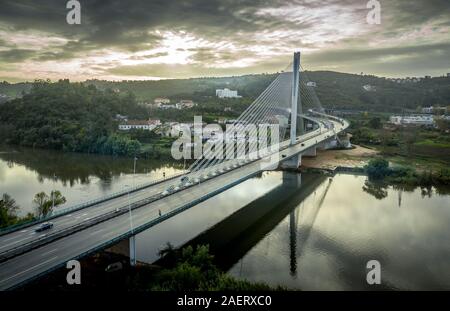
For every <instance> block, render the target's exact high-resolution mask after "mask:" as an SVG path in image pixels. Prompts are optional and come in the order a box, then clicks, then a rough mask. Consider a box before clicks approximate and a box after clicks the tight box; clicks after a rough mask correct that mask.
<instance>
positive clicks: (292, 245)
mask: <svg viewBox="0 0 450 311" xmlns="http://www.w3.org/2000/svg"><path fill="white" fill-rule="evenodd" d="M182 168H183V167H182V165H173V164H170V163H168V162H163V161H156V160H144V159H139V160H138V161H137V165H136V175H134V174H133V160H132V159H128V158H114V157H106V156H98V155H83V154H64V153H60V152H53V151H42V150H31V149H22V148H11V147H2V148H0V194H1V193H5V192H6V193H8V194H10V195H11V196H12V197H13V198H14V199H15V200H16V201H17V203H18V204H19V205H20V206H21V210H20V213H21V214H25V213H26V212H29V211H32V210H33V206H32V203H31V201H32V198H33V196H34V194H35V193H37V192H39V191H46V192H50V191H51V190H52V189H57V190H60V191H61V192H62V193H63V195H64V196H66V198H67V203H66V204H65V205H66V206H70V205H74V204H78V203H81V202H83V201H86V200H89V199H92V198H95V197H99V196H103V195H107V194H110V193H112V192H116V191H120V190H123V188H124V187H125V185H131V184H133V183H135V184H139V183H145V182H148V181H150V180H151V179H158V178H161V177H162V174H163V172H165V173H166V174H167V175H170V174H173V173H176V172H179V171H180V170H181V169H182ZM366 179H367V178H366V177H365V176H358V175H349V174H337V175H336V176H334V177H333V178H329V177H325V176H321V175H312V174H298V173H286V172H279V171H274V172H265V173H262V174H261V175H260V176H257V177H255V178H252V179H250V180H248V181H246V182H244V183H242V184H240V185H238V186H236V187H233V188H231V189H229V190H227V191H225V192H223V193H221V194H219V195H217V196H215V197H213V198H211V199H209V200H207V201H205V202H203V203H201V204H198V205H197V206H195V207H193V208H191V209H190V210H188V211H186V212H183V213H182V214H179V215H177V216H176V217H174V218H172V219H169V220H167V221H166V222H164V223H163V224H159V225H157V226H155V227H153V228H151V229H149V230H147V231H145V232H143V233H141V234H139V235H138V237H137V257H138V260H141V261H147V262H153V261H155V260H156V259H157V258H158V256H157V252H158V250H159V249H161V248H162V247H163V246H164V245H165V243H166V242H171V243H172V244H174V245H176V246H180V245H186V244H192V245H195V244H209V245H210V249H211V252H212V253H213V254H214V255H215V257H216V262H217V264H218V265H219V266H220V267H221V268H222V269H224V270H225V271H228V273H229V274H231V275H233V276H235V277H237V278H243V279H247V280H250V281H261V282H266V283H268V284H271V285H273V286H276V285H281V286H285V287H288V288H291V289H303V290H370V289H406V290H416V289H425V290H431V289H436V290H442V289H447V290H448V289H450V246H449V243H448V241H449V240H450V226H449V224H450V196H449V195H439V194H437V193H436V191H434V189H432V191H431V192H423V191H421V189H415V190H412V191H408V192H407V191H401V190H397V189H393V188H392V187H387V188H384V189H377V190H378V191H373V190H374V189H369V190H367V187H366V186H365V182H366ZM364 188H365V189H366V190H364ZM63 208H64V207H63ZM370 260H377V261H378V262H379V263H380V267H381V284H380V285H369V284H368V283H367V281H366V275H367V272H368V271H369V270H368V269H367V268H366V264H367V262H368V261H370Z"/></svg>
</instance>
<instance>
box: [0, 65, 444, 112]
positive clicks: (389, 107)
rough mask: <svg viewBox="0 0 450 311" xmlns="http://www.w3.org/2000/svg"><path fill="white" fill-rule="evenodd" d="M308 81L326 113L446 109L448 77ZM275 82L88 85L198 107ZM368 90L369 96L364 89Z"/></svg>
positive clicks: (334, 75)
mask: <svg viewBox="0 0 450 311" xmlns="http://www.w3.org/2000/svg"><path fill="white" fill-rule="evenodd" d="M306 75H307V76H308V78H309V80H310V81H314V82H316V83H317V87H316V88H315V91H316V93H317V95H318V97H319V99H320V100H321V102H322V105H323V106H324V107H328V108H340V109H343V108H345V109H359V110H369V111H388V112H396V111H397V112H398V111H402V110H403V109H405V108H406V109H411V110H415V109H416V108H417V107H418V106H422V107H425V106H430V105H439V106H448V105H450V77H436V78H429V79H422V80H421V81H419V82H416V83H413V82H405V83H396V82H393V81H390V80H388V79H385V78H380V77H375V76H370V75H355V74H346V73H338V72H332V71H307V72H306ZM275 77H276V74H261V75H246V76H236V77H224V78H195V79H177V80H158V81H120V82H111V81H102V80H88V81H86V82H84V84H85V85H94V86H96V87H97V88H98V89H100V90H108V89H111V90H114V91H115V92H119V93H120V94H122V93H126V92H131V93H133V94H134V95H135V96H136V99H137V100H138V101H147V102H151V101H153V99H155V98H156V97H162V96H164V97H169V98H171V99H173V100H178V99H181V98H186V99H194V100H196V101H197V102H202V101H205V100H207V99H206V98H211V99H213V98H214V97H215V90H216V89H217V88H225V87H226V88H229V89H234V90H238V92H239V94H240V95H242V96H243V97H244V98H243V100H247V101H248V100H251V99H254V98H256V97H257V96H258V95H259V94H260V93H261V92H262V91H263V90H264V89H265V88H266V87H267V86H268V85H269V84H270V82H271V81H273V79H274V78H275ZM367 85H369V86H370V87H371V89H370V90H369V91H368V90H366V89H364V88H363V87H364V86H367ZM30 89H31V84H29V83H28V84H26V83H21V84H9V83H1V84H0V94H2V93H3V94H6V95H8V96H20V95H21V94H22V92H29V90H30Z"/></svg>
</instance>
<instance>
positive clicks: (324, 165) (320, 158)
mask: <svg viewBox="0 0 450 311" xmlns="http://www.w3.org/2000/svg"><path fill="white" fill-rule="evenodd" d="M354 147H356V148H355V149H348V150H322V151H321V150H317V156H316V157H306V156H303V157H302V167H304V168H318V169H332V170H334V169H335V168H336V167H338V166H344V167H363V166H364V165H366V164H367V162H368V161H369V160H370V159H371V158H372V157H373V156H374V155H375V154H377V153H378V151H376V150H372V149H368V148H364V147H361V146H357V145H354Z"/></svg>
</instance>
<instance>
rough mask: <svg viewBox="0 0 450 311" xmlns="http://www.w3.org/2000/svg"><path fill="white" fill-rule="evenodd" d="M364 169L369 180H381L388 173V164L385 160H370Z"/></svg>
mask: <svg viewBox="0 0 450 311" xmlns="http://www.w3.org/2000/svg"><path fill="white" fill-rule="evenodd" d="M365 169H366V171H367V175H368V176H369V178H371V179H383V178H384V177H386V176H387V175H388V174H389V173H390V169H389V162H388V161H387V160H385V159H372V160H370V161H369V164H368V165H366V167H365Z"/></svg>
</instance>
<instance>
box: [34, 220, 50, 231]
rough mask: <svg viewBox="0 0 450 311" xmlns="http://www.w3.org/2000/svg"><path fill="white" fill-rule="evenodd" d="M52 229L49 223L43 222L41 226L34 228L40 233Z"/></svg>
mask: <svg viewBox="0 0 450 311" xmlns="http://www.w3.org/2000/svg"><path fill="white" fill-rule="evenodd" d="M51 228H53V224H52V223H51V222H44V223H43V224H41V225H40V226H39V227H37V228H36V230H35V231H36V232H41V231H45V230H48V229H51Z"/></svg>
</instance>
